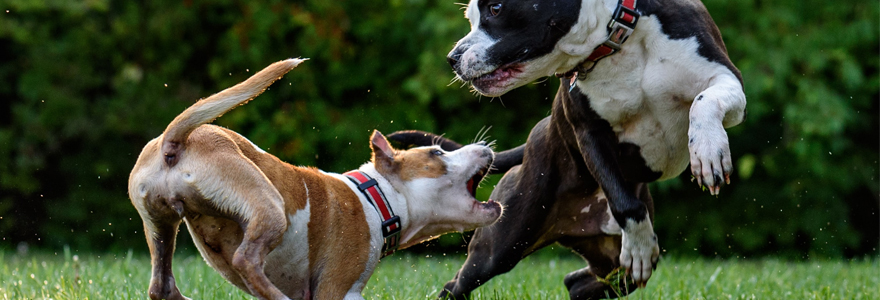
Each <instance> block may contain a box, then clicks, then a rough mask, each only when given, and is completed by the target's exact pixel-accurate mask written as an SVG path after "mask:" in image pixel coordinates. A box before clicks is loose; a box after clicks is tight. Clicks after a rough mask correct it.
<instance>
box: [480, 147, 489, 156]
mask: <svg viewBox="0 0 880 300" xmlns="http://www.w3.org/2000/svg"><path fill="white" fill-rule="evenodd" d="M490 156H492V150H491V149H489V148H483V153H480V157H490Z"/></svg>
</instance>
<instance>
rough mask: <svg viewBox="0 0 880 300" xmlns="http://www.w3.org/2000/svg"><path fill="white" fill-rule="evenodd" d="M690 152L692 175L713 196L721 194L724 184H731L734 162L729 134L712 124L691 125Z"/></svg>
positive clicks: (718, 125) (689, 131)
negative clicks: (728, 138)
mask: <svg viewBox="0 0 880 300" xmlns="http://www.w3.org/2000/svg"><path fill="white" fill-rule="evenodd" d="M688 150H689V152H690V157H691V173H692V174H693V175H694V178H695V179H696V180H697V184H699V185H700V186H701V187H708V188H709V192H710V193H711V194H712V195H718V193H719V192H721V185H722V184H730V172H731V171H732V170H733V160H732V159H731V158H730V145H729V143H728V141H727V132H726V131H724V127H722V126H721V124H720V122H719V124H711V122H704V123H699V122H697V123H691V126H690V128H689V129H688Z"/></svg>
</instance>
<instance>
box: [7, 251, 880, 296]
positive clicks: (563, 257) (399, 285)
mask: <svg viewBox="0 0 880 300" xmlns="http://www.w3.org/2000/svg"><path fill="white" fill-rule="evenodd" d="M559 253H560V251H558V250H557V251H546V252H542V253H538V254H537V255H533V256H532V257H529V258H527V259H525V260H524V261H522V262H520V264H519V265H518V266H517V267H516V268H515V269H514V270H513V271H511V272H510V273H508V274H504V275H501V276H498V277H496V278H494V279H493V280H492V281H490V282H489V283H487V284H486V285H484V286H483V287H481V288H479V289H477V291H476V292H475V293H474V295H473V296H474V298H475V299H567V297H568V294H567V292H566V290H565V288H564V286H563V285H562V278H563V276H565V274H566V273H568V272H570V271H573V270H575V269H579V268H582V267H584V263H583V262H582V261H581V260H580V259H579V258H577V257H575V256H573V255H570V254H567V253H563V254H559ZM463 261H464V257H462V256H444V255H439V256H438V255H435V256H424V255H421V256H416V255H413V254H407V253H405V252H404V253H398V254H395V255H393V256H391V257H388V258H386V259H385V260H383V261H382V262H381V263H380V264H379V268H378V270H377V271H376V273H375V274H374V275H373V277H372V278H371V279H370V282H369V284H367V288H366V289H365V290H364V296H365V297H366V298H367V299H433V298H434V297H435V296H436V294H437V292H438V291H439V289H440V287H441V286H442V285H443V284H444V283H445V282H446V281H447V280H449V279H450V278H451V277H452V276H453V275H454V274H455V271H456V270H457V269H458V268H459V267H460V266H461V263H463ZM174 270H175V276H176V278H177V283H178V286H179V287H180V289H181V291H182V292H183V293H184V295H187V296H189V297H192V298H194V299H253V298H252V297H250V296H248V295H246V294H245V293H243V292H241V291H239V290H238V289H236V288H235V287H233V286H232V285H231V284H229V283H226V282H225V281H224V280H223V279H222V278H221V277H220V276H219V275H218V274H217V273H216V272H215V271H214V270H213V269H211V268H210V267H208V266H207V265H206V264H205V263H204V262H203V261H202V259H201V257H199V256H197V255H195V256H185V255H178V257H177V260H176V261H175V265H174ZM878 272H880V259H878V258H866V259H857V260H851V261H844V260H829V261H807V262H786V261H780V260H774V259H759V260H709V259H684V258H665V259H663V260H662V261H661V263H660V265H659V267H658V269H657V271H656V273H655V275H654V277H652V279H651V281H650V282H649V284H648V287H647V288H645V289H643V290H638V291H636V292H635V293H633V294H632V295H630V296H629V297H628V299H880V288H878V286H880V273H878ZM149 278H150V262H149V257H146V256H142V255H133V254H131V253H130V252H129V253H122V254H110V255H100V256H99V255H79V256H78V257H77V256H75V255H71V254H70V252H69V251H65V252H62V253H50V254H36V255H27V256H19V255H16V254H12V253H2V252H0V299H146V298H147V297H146V290H147V284H148V282H149Z"/></svg>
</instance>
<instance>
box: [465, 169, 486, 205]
mask: <svg viewBox="0 0 880 300" xmlns="http://www.w3.org/2000/svg"><path fill="white" fill-rule="evenodd" d="M487 173H489V166H485V167H483V168H482V169H480V170H479V171H477V173H476V174H474V176H473V177H471V179H470V180H468V182H467V190H468V193H470V194H471V197H474V198H476V197H477V187H479V186H480V182H481V181H483V178H485V177H486V174H487Z"/></svg>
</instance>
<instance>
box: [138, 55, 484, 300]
mask: <svg viewBox="0 0 880 300" xmlns="http://www.w3.org/2000/svg"><path fill="white" fill-rule="evenodd" d="M301 62H302V60H300V59H288V60H284V61H280V62H276V63H274V64H272V65H270V66H269V67H267V68H266V69H264V70H262V71H260V72H259V73H257V74H255V75H254V76H252V77H251V78H249V79H247V80H246V81H244V82H242V83H239V84H238V85H236V86H234V87H231V88H229V89H226V90H224V91H222V92H220V93H217V94H215V95H212V96H210V97H208V98H206V99H203V100H201V101H199V102H197V103H196V104H194V105H193V106H191V107H189V108H188V109H186V110H185V111H184V112H183V113H181V114H180V115H178V116H177V117H176V118H175V119H174V120H173V121H172V122H171V124H169V125H168V127H167V128H166V129H165V132H164V133H163V134H162V135H160V136H159V137H157V138H156V139H154V140H152V141H150V142H149V143H148V144H147V145H146V147H144V149H143V151H142V152H141V154H140V156H139V157H138V161H137V164H136V165H135V166H134V169H133V170H132V172H131V177H130V178H129V185H128V189H129V196H130V197H131V201H132V204H134V206H135V207H136V208H137V211H138V213H139V214H140V216H141V219H143V222H144V230H145V233H146V238H147V243H148V244H149V247H150V255H151V257H152V266H153V269H152V279H151V281H150V287H149V295H150V298H152V299H186V297H184V296H183V295H181V293H180V291H179V290H178V288H177V286H176V284H175V279H174V275H173V274H172V271H171V259H172V256H173V252H174V244H175V238H176V235H177V230H178V228H179V226H180V223H181V221H185V222H186V225H187V228H188V229H189V231H190V234H191V235H192V237H193V240H194V242H195V244H196V246H197V247H198V249H199V251H200V252H201V254H202V256H203V257H204V258H205V261H207V263H208V264H209V265H211V267H213V268H214V269H215V270H217V271H218V272H220V274H221V275H222V276H223V277H224V278H226V279H227V280H228V281H229V282H231V283H232V284H234V285H236V286H238V287H239V288H241V289H242V290H244V291H245V292H248V293H250V294H251V295H254V296H256V297H258V298H261V299H289V298H293V299H343V298H344V299H362V298H363V297H362V296H361V291H362V289H363V288H364V284H365V283H366V282H367V279H368V278H369V277H370V275H371V274H372V273H373V270H374V269H375V267H376V265H377V263H378V261H379V258H380V257H381V256H382V255H383V254H388V253H389V252H388V251H393V250H394V248H396V247H397V246H399V247H400V248H406V247H408V246H411V245H414V244H417V243H419V242H422V241H425V240H428V239H431V238H433V237H436V236H438V235H440V234H443V233H446V232H450V231H464V230H471V229H474V228H476V227H480V226H485V225H489V224H491V223H493V222H495V220H496V219H498V217H499V216H500V215H501V206H500V205H499V204H498V203H496V202H493V201H491V200H490V201H487V202H478V201H477V200H476V199H475V198H474V197H473V191H474V190H475V189H476V184H477V183H478V182H479V180H480V179H482V175H483V173H484V171H485V170H486V169H487V168H488V167H489V165H490V164H491V162H492V159H493V157H494V154H493V152H492V151H491V149H490V148H489V147H488V146H486V145H484V144H482V143H480V144H473V145H469V146H466V147H464V148H461V149H460V150H457V151H452V152H446V151H443V150H441V149H440V148H439V147H437V146H432V147H422V148H416V149H411V150H406V151H399V150H395V149H393V148H392V147H391V146H390V145H389V144H388V141H387V140H386V139H385V137H384V136H383V135H382V134H381V133H379V132H378V131H375V132H373V136H372V139H371V148H372V150H373V153H372V160H371V162H368V163H366V164H364V165H362V166H361V167H360V168H359V169H358V170H357V171H356V172H354V173H352V174H355V175H357V177H358V178H369V179H373V180H374V181H371V182H372V183H373V185H372V186H370V184H360V182H358V184H355V182H354V180H352V179H351V178H353V177H348V176H346V175H342V174H334V173H325V172H323V171H320V170H318V169H315V168H309V167H296V166H292V165H290V164H287V163H284V162H282V161H281V160H279V159H278V158H276V157H275V156H273V155H271V154H268V153H266V152H265V151H262V150H261V149H259V148H257V147H256V146H255V145H254V144H253V143H251V142H250V141H248V140H247V139H246V138H245V137H243V136H241V135H239V134H237V133H235V132H233V131H231V130H228V129H225V128H222V127H218V126H214V125H206V123H208V122H211V121H212V120H214V119H215V118H217V117H219V116H220V115H222V114H223V113H225V112H227V111H229V110H231V109H232V108H234V107H236V106H238V105H241V104H243V103H245V102H247V101H248V100H250V99H253V98H254V97H256V96H257V95H259V94H260V93H262V91H263V90H265V89H266V88H267V87H268V86H269V85H270V84H271V83H272V82H274V81H275V80H277V79H279V78H281V76H283V75H284V74H285V73H287V72H288V71H290V70H291V69H293V68H294V67H296V66H297V65H298V64H299V63H301ZM346 174H348V173H346ZM359 187H360V188H359ZM371 193H372V194H371ZM369 195H379V196H384V197H377V198H371V197H368V196H369ZM371 201H377V202H379V203H378V204H376V205H375V206H374V204H372V203H371ZM389 211H393V212H392V214H394V213H396V217H397V219H393V220H388V221H385V219H388V218H387V217H388V216H386V215H387V214H388V213H389ZM383 221H385V222H384V223H383ZM395 232H396V234H395ZM389 233H390V235H389ZM385 242H389V243H393V245H390V246H391V247H390V248H391V249H383V248H386V247H389V245H385V247H383V243H385ZM386 250H387V251H386Z"/></svg>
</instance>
